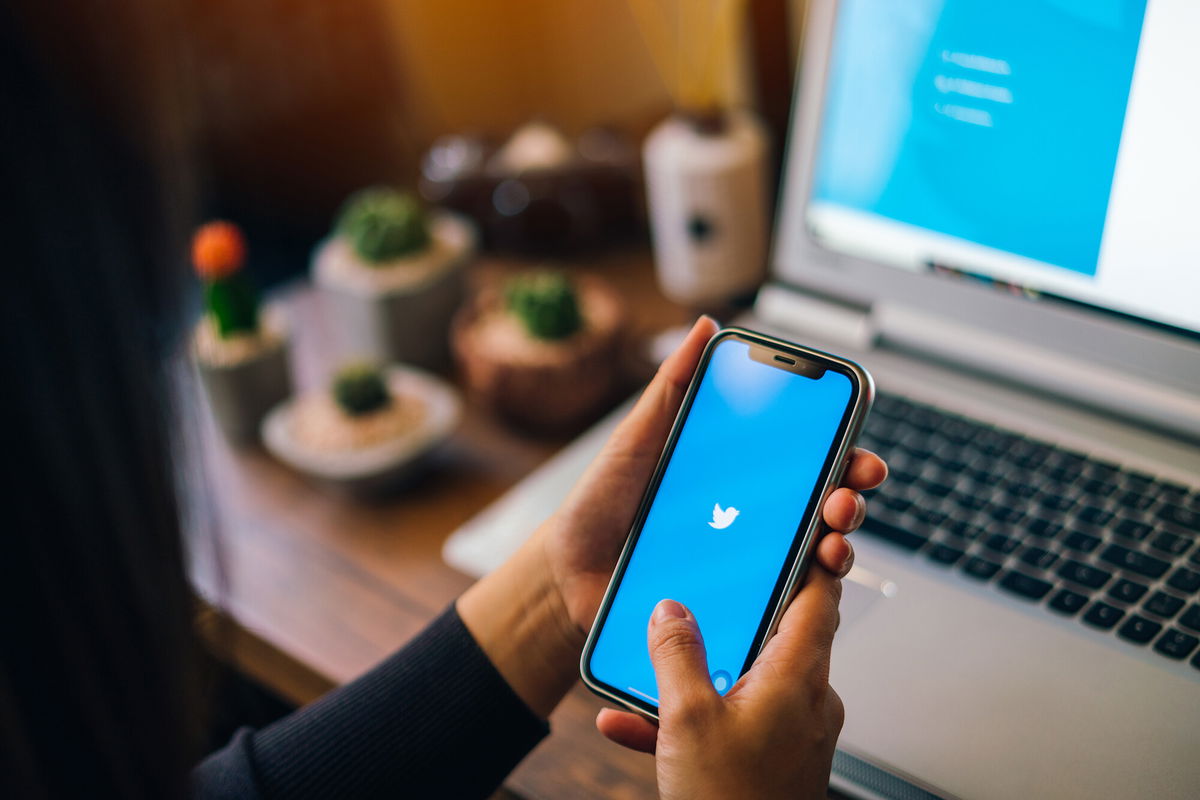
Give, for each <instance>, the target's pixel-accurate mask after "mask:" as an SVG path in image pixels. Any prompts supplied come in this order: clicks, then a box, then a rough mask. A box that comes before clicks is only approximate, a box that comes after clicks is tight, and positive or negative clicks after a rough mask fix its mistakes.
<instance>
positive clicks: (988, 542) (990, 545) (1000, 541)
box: [983, 533, 1021, 555]
mask: <svg viewBox="0 0 1200 800" xmlns="http://www.w3.org/2000/svg"><path fill="white" fill-rule="evenodd" d="M983 546H984V547H986V548H987V549H989V550H994V551H996V552H997V553H1002V554H1003V555H1008V554H1009V553H1011V552H1013V551H1014V550H1016V549H1017V548H1018V547H1020V546H1021V542H1020V541H1019V540H1017V539H1015V538H1013V537H1011V536H1005V535H1004V534H1001V533H993V534H992V535H991V536H989V537H987V538H986V539H984V540H983Z"/></svg>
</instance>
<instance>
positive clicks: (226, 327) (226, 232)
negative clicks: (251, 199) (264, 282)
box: [192, 220, 258, 338]
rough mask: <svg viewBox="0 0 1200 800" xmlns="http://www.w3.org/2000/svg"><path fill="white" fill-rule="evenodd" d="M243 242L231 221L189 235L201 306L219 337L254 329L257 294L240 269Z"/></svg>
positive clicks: (208, 225) (244, 255)
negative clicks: (201, 284) (200, 287)
mask: <svg viewBox="0 0 1200 800" xmlns="http://www.w3.org/2000/svg"><path fill="white" fill-rule="evenodd" d="M245 261H246V241H245V239H244V238H243V237H242V232H241V231H240V230H239V229H238V227H237V226H236V225H234V224H233V223H231V222H224V221H221V220H217V221H215V222H209V223H208V224H206V225H202V226H201V227H200V228H198V229H197V230H196V233H195V236H193V238H192V266H193V268H194V269H195V270H196V274H197V275H198V276H199V277H200V280H201V281H203V282H204V308H205V310H206V311H207V313H208V315H209V316H210V317H211V318H212V320H213V322H214V324H215V325H216V328H217V333H218V334H219V335H220V336H221V337H222V338H227V337H230V336H236V335H238V334H247V333H255V332H256V331H257V330H258V294H257V292H255V290H254V286H253V284H251V283H250V280H249V278H247V277H246V274H245V273H244V272H243V271H242V267H243V266H244V265H245Z"/></svg>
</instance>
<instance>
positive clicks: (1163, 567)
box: [445, 0, 1200, 798]
mask: <svg viewBox="0 0 1200 800" xmlns="http://www.w3.org/2000/svg"><path fill="white" fill-rule="evenodd" d="M1198 31H1200V5H1198V4H1195V3H1192V2H1188V0H1148V1H1147V0H1013V1H1012V2H1008V3H984V2H971V1H970V0H908V2H904V3H898V2H895V0H842V2H834V0H812V2H811V3H810V10H809V18H808V20H807V25H806V32H805V45H804V56H803V59H802V64H801V71H800V80H799V82H798V91H797V101H796V104H795V108H794V112H793V113H794V118H793V124H792V128H791V131H790V133H789V141H788V142H787V158H786V167H785V174H784V181H783V189H782V195H781V202H780V207H779V214H778V219H777V226H776V232H775V242H774V250H773V257H772V262H773V263H772V270H771V278H770V280H769V281H768V283H767V285H765V286H764V287H763V288H762V290H761V291H760V293H759V295H758V299H757V301H756V303H755V306H754V310H753V313H752V314H750V315H749V317H748V318H746V319H742V320H739V322H740V323H741V324H745V325H747V326H750V327H757V328H760V329H763V330H766V331H769V332H775V333H778V334H780V335H782V336H786V337H789V338H792V339H795V340H798V341H802V342H805V343H806V344H812V345H815V346H818V347H823V348H827V349H830V350H833V351H835V352H838V353H840V354H844V355H846V356H849V357H851V358H854V359H856V360H858V361H860V362H861V363H862V364H864V365H865V366H867V368H868V369H870V371H871V372H872V373H873V375H874V376H875V378H876V380H877V383H878V388H879V399H878V401H877V403H876V406H875V410H874V411H873V413H872V417H871V419H870V421H869V422H868V425H867V429H866V431H865V433H864V436H863V440H862V442H861V444H862V445H863V446H865V447H869V448H871V449H874V450H876V451H878V452H879V453H881V454H882V455H884V456H885V457H886V458H887V459H888V461H889V463H890V466H891V477H890V479H889V481H888V482H887V483H886V484H885V486H884V487H882V488H881V489H880V490H877V491H876V492H873V493H872V496H871V498H870V513H869V517H868V520H867V522H866V523H865V524H864V526H863V529H862V530H861V531H860V532H859V533H856V534H855V537H854V541H855V546H856V550H857V554H858V559H857V566H856V567H855V570H854V571H853V572H852V574H851V575H850V576H849V578H848V580H847V581H846V591H845V594H844V598H843V602H842V625H841V628H840V630H839V631H838V634H837V638H836V641H835V645H834V655H833V664H832V674H831V681H832V683H833V685H834V688H836V689H837V690H838V692H839V693H840V695H841V696H842V698H843V700H844V701H845V705H846V723H845V727H844V729H843V732H842V736H841V739H840V742H839V749H838V753H837V756H836V758H835V762H834V771H833V776H832V785H833V786H834V787H835V788H837V789H839V790H841V791H843V792H845V793H847V794H850V795H853V796H860V797H904V798H918V797H965V798H1011V797H1023V798H1030V797H1053V798H1064V797H1068V798H1069V797H1080V798H1083V797H1087V798H1094V797H1133V796H1151V797H1158V798H1165V797H1196V796H1200V236H1197V231H1198V230H1200V190H1198V188H1197V187H1200V146H1198V145H1197V143H1198V142H1200V105H1198V104H1196V103H1194V102H1192V100H1191V99H1190V98H1191V96H1192V94H1194V92H1193V91H1192V86H1193V84H1194V83H1195V82H1196V80H1197V79H1200V48H1197V47H1196V46H1195V45H1194V42H1193V40H1194V38H1195V35H1196V33H1197V32H1198ZM625 410H626V409H624V408H623V409H619V410H618V411H617V412H615V413H614V415H613V416H612V417H611V418H610V419H609V420H606V421H605V422H602V423H601V424H599V425H598V426H597V427H596V428H595V429H593V430H592V431H590V432H589V433H588V434H586V435H585V436H584V437H582V438H581V439H580V440H579V441H578V442H576V443H574V444H573V445H572V446H570V447H568V448H567V449H566V450H564V451H563V452H562V453H561V454H559V455H558V456H557V457H556V458H555V459H553V460H552V461H550V462H549V463H547V464H546V465H545V466H543V467H542V468H541V469H540V470H539V471H537V472H536V473H534V474H533V475H531V476H530V477H529V478H528V479H527V480H526V481H525V482H524V483H523V484H521V485H520V486H519V487H518V488H517V489H515V490H514V491H513V492H512V493H511V494H509V495H508V496H506V497H505V498H502V499H501V500H500V501H498V503H497V504H496V505H495V506H493V507H492V508H490V509H488V510H487V511H485V512H484V514H482V515H481V516H480V517H478V518H477V519H475V520H473V521H472V522H470V523H469V524H468V525H467V526H466V527H464V529H462V530H460V531H459V532H458V533H456V534H455V535H454V536H453V537H451V539H450V540H449V541H448V542H447V544H446V549H445V556H446V558H447V560H448V561H449V562H450V563H451V564H453V565H455V566H459V567H460V568H462V569H465V570H466V571H469V572H475V573H481V572H483V571H486V570H487V569H490V568H491V567H492V566H494V565H495V564H497V563H499V561H502V560H503V558H504V557H506V556H507V554H508V553H509V552H511V550H512V549H515V547H516V546H517V545H519V543H520V540H521V538H523V536H524V535H525V534H526V532H528V531H530V530H532V529H533V527H534V526H535V525H536V524H537V523H538V522H540V521H541V519H542V518H543V517H544V516H546V514H547V513H548V512H549V510H550V509H552V508H553V507H554V506H555V505H556V503H557V502H558V500H559V499H560V498H561V496H562V495H563V494H564V493H565V491H566V489H567V488H568V487H569V486H570V485H571V483H572V482H573V480H574V479H575V477H577V476H578V474H579V473H580V472H582V470H583V468H584V466H585V465H586V464H587V462H588V461H589V460H590V459H591V457H592V456H593V455H594V454H595V452H596V451H597V450H598V449H599V446H600V444H601V443H602V442H603V440H604V438H605V437H606V436H607V433H608V432H609V430H611V428H612V426H613V425H614V424H615V420H616V419H618V418H619V417H620V416H621V415H622V414H623V413H624V411H625Z"/></svg>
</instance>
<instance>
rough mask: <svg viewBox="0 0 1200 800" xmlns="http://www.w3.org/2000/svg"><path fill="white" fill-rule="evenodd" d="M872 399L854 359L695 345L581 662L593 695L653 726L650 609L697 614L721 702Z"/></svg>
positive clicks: (812, 533) (801, 567) (771, 344)
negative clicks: (671, 604)
mask: <svg viewBox="0 0 1200 800" xmlns="http://www.w3.org/2000/svg"><path fill="white" fill-rule="evenodd" d="M873 399H874V384H873V382H872V380H871V376H870V375H869V374H868V373H867V371H866V370H864V369H863V368H862V367H860V366H859V365H858V364H856V363H854V362H853V361H849V360H847V359H844V358H839V357H837V356H833V355H829V354H828V353H822V352H820V351H817V350H813V349H810V348H807V347H803V346H801V345H798V344H793V343H791V342H786V341H784V340H782V339H776V338H773V337H770V336H765V335H763V334H760V333H754V332H752V331H749V330H745V329H741V328H725V329H723V330H721V331H720V332H718V333H717V334H716V335H715V336H714V337H713V339H712V340H711V341H710V342H709V343H708V346H707V347H706V348H705V350H704V354H703V355H702V357H701V359H700V364H699V366H698V367H697V369H696V374H695V376H694V377H693V378H692V382H691V385H690V386H689V387H688V391H687V394H686V395H685V397H684V400H683V403H682V405H681V407H680V409H679V414H678V416H677V417H676V418H675V424H674V426H673V427H672V428H671V432H670V435H669V436H668V438H667V443H666V446H665V447H664V448H663V452H662V456H661V457H660V458H659V461H658V466H657V467H656V468H655V470H654V474H653V477H652V478H651V480H650V484H649V486H648V487H647V489H646V494H645V496H644V497H643V498H642V502H641V505H640V507H639V508H638V512H637V515H636V517H635V518H634V522H633V528H632V530H631V531H630V534H629V539H628V541H627V542H626V543H625V548H624V550H623V551H622V553H621V557H620V559H619V560H618V562H617V567H616V570H615V571H614V572H613V577H612V580H611V581H610V582H609V586H608V591H607V592H606V593H605V595H604V600H603V602H602V604H601V606H600V611H599V613H598V614H597V615H596V621H595V622H594V623H593V625H592V630H591V633H590V634H589V635H588V639H587V644H586V646H585V647H584V651H583V657H582V659H581V661H580V673H581V675H582V677H583V682H584V684H585V685H587V686H588V688H590V689H591V690H592V691H593V692H596V693H597V694H599V695H601V696H602V697H605V698H608V699H609V700H613V701H615V702H617V703H620V704H622V705H624V706H626V707H628V708H630V709H633V710H634V711H638V712H640V713H642V714H645V715H647V716H650V717H652V718H654V719H657V718H658V687H657V682H656V681H655V677H654V668H653V666H652V665H651V662H650V653H649V649H648V647H647V644H646V628H647V625H648V623H649V621H650V614H651V612H652V611H653V610H654V607H655V605H657V604H658V602H659V601H660V600H662V599H664V598H670V599H672V600H677V601H679V602H680V603H683V604H684V605H685V606H687V607H688V608H689V609H690V610H691V611H692V613H693V614H694V615H695V616H696V620H697V622H698V623H699V625H700V631H701V633H702V634H703V635H704V644H705V648H706V649H707V652H708V666H709V669H710V671H711V677H712V682H713V686H714V687H715V688H716V690H717V691H718V692H719V693H720V694H722V695H723V694H725V693H726V692H727V691H729V689H730V688H732V687H733V685H734V683H735V682H736V681H737V679H738V678H739V677H741V675H742V674H743V673H744V672H745V671H746V670H748V669H749V668H750V665H751V664H752V663H753V662H754V659H755V657H756V656H757V655H758V653H759V651H760V650H761V649H762V647H763V645H764V644H765V643H766V642H767V640H768V639H769V638H770V637H771V635H772V634H773V633H774V632H775V627H776V625H777V624H778V622H779V619H780V617H781V616H782V614H783V611H784V609H785V608H787V604H788V602H789V601H790V600H791V599H792V597H793V595H794V594H795V592H796V591H797V589H798V587H799V585H800V581H801V579H802V577H803V575H804V571H805V569H806V568H807V566H808V562H809V559H810V556H811V553H812V551H813V548H814V546H815V544H816V542H817V539H818V536H819V534H820V532H821V513H820V509H821V504H822V502H823V501H824V499H825V497H826V496H827V495H828V494H829V493H830V492H832V491H833V490H834V489H835V488H837V486H838V483H839V482H840V481H841V478H842V473H843V472H844V471H845V468H846V465H847V464H848V463H849V460H850V457H851V456H852V455H853V452H854V442H855V440H856V439H857V437H858V433H859V431H860V430H861V428H862V424H863V421H864V420H865V419H866V416H867V413H868V411H869V410H870V408H871V403H872V401H873Z"/></svg>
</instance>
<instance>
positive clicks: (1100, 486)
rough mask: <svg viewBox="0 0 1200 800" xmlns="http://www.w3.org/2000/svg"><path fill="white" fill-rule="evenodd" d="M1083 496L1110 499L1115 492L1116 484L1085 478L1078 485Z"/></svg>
mask: <svg viewBox="0 0 1200 800" xmlns="http://www.w3.org/2000/svg"><path fill="white" fill-rule="evenodd" d="M1080 488H1081V489H1083V492H1084V494H1087V495H1091V496H1092V497H1110V496H1111V495H1112V494H1113V492H1115V491H1117V484H1115V483H1113V482H1112V481H1110V480H1106V479H1104V478H1087V479H1086V480H1084V481H1083V483H1081V484H1080Z"/></svg>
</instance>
